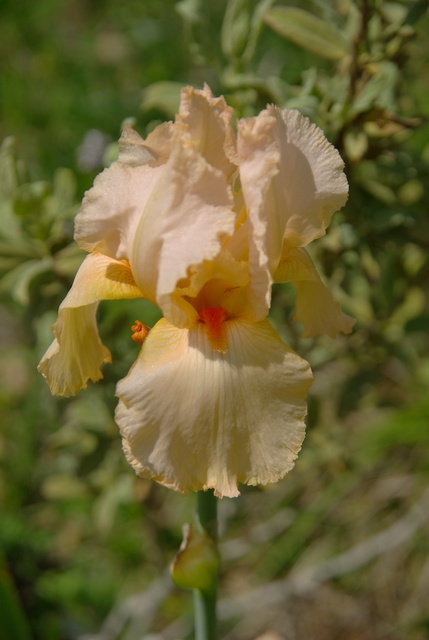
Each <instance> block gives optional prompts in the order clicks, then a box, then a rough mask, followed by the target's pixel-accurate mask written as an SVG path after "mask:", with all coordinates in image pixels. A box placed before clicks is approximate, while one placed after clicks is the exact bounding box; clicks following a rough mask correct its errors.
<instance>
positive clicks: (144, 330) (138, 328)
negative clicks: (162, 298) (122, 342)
mask: <svg viewBox="0 0 429 640" xmlns="http://www.w3.org/2000/svg"><path fill="white" fill-rule="evenodd" d="M131 331H132V332H133V335H132V336H131V338H132V339H133V340H134V342H137V344H143V342H144V341H145V340H146V338H147V336H148V333H149V331H150V327H148V326H147V325H145V324H143V322H140V320H136V322H135V324H133V326H132V327H131Z"/></svg>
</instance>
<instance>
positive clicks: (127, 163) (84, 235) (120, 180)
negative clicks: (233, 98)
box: [75, 123, 170, 260]
mask: <svg viewBox="0 0 429 640" xmlns="http://www.w3.org/2000/svg"><path fill="white" fill-rule="evenodd" d="M169 131H170V127H169V125H168V123H167V124H166V125H165V126H164V127H163V128H162V130H161V131H158V132H157V135H155V133H154V134H153V140H152V139H151V136H149V137H148V140H147V143H146V142H145V141H143V140H142V139H141V138H140V136H139V135H138V133H136V132H135V131H133V129H131V127H129V126H126V127H125V128H124V130H123V133H122V136H121V139H120V153H119V158H118V161H117V162H114V163H113V164H112V165H111V166H110V167H109V168H108V169H105V170H104V171H103V172H102V173H100V175H98V176H97V178H96V179H95V181H94V186H93V187H92V188H91V189H89V191H87V192H86V194H85V197H84V199H83V202H82V206H81V208H80V210H79V212H78V214H77V216H76V219H75V240H76V242H77V243H78V244H79V246H80V247H81V248H82V249H84V250H85V251H99V252H101V253H104V254H105V255H107V256H110V257H112V258H116V259H118V260H122V259H129V257H130V252H131V245H132V241H133V238H134V234H135V230H136V227H137V225H138V223H139V221H140V218H141V216H142V214H143V211H144V208H145V205H146V203H147V201H148V199H149V197H150V195H151V193H152V191H153V189H154V186H155V185H156V183H157V182H158V180H159V178H160V176H161V175H162V173H163V170H164V165H163V164H162V161H163V160H165V157H164V156H165V154H166V153H167V151H168V150H167V149H166V144H167V143H166V140H167V138H168V135H167V134H168V132H169ZM151 140H152V141H151Z"/></svg>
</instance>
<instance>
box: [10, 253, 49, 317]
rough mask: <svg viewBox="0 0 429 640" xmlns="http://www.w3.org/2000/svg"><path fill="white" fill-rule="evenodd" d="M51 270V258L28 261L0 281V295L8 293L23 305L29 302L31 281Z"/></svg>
mask: <svg viewBox="0 0 429 640" xmlns="http://www.w3.org/2000/svg"><path fill="white" fill-rule="evenodd" d="M51 269H52V258H51V257H47V258H43V259H42V260H37V259H36V260H28V261H27V262H24V263H23V264H20V265H19V266H17V267H15V269H13V270H12V271H9V273H7V274H6V275H5V276H4V277H3V278H2V280H1V283H0V293H2V292H5V291H8V292H9V293H10V295H11V296H12V297H13V298H14V299H15V300H16V301H17V302H20V303H21V304H23V305H27V304H28V303H29V301H30V286H31V282H32V280H33V279H34V278H35V277H36V276H38V275H39V274H41V273H43V272H45V271H50V270H51Z"/></svg>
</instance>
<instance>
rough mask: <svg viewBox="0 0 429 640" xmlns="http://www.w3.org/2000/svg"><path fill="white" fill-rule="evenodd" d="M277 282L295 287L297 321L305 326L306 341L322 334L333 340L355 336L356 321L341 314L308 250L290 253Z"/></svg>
mask: <svg viewBox="0 0 429 640" xmlns="http://www.w3.org/2000/svg"><path fill="white" fill-rule="evenodd" d="M274 279H275V282H292V283H293V284H294V285H295V287H296V311H295V316H294V320H297V321H298V322H301V324H302V325H303V326H304V333H303V337H304V338H313V337H314V336H316V335H318V334H319V333H325V334H326V335H328V336H330V337H331V338H335V337H336V336H337V334H338V333H340V332H341V333H351V331H352V328H353V325H354V324H355V320H354V319H353V318H351V317H350V316H348V315H347V314H345V313H343V311H341V307H340V304H339V303H338V302H336V301H335V300H334V298H333V296H332V294H331V292H330V291H329V290H328V289H327V288H326V287H325V285H324V284H323V282H322V280H321V279H320V276H319V274H318V273H317V270H316V267H315V266H314V264H313V262H312V260H311V258H310V256H309V255H308V253H307V251H306V250H305V249H291V250H288V249H286V250H285V254H284V256H283V259H282V261H281V263H280V265H279V268H278V270H277V272H276V273H275V276H274Z"/></svg>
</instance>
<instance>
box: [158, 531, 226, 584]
mask: <svg viewBox="0 0 429 640" xmlns="http://www.w3.org/2000/svg"><path fill="white" fill-rule="evenodd" d="M182 531H183V541H182V544H181V545H180V549H179V551H178V553H177V555H176V557H175V558H174V560H173V562H172V563H171V566H170V571H171V577H172V578H173V582H174V583H175V584H176V585H177V586H178V587H182V588H183V589H200V590H201V591H212V590H213V589H214V588H215V586H216V582H217V576H218V573H219V565H220V558H219V552H218V549H217V546H216V542H215V541H214V540H213V539H212V538H211V537H210V536H209V535H208V534H207V533H206V532H205V531H204V530H201V529H200V528H199V527H197V526H195V525H189V524H184V525H183V528H182Z"/></svg>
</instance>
